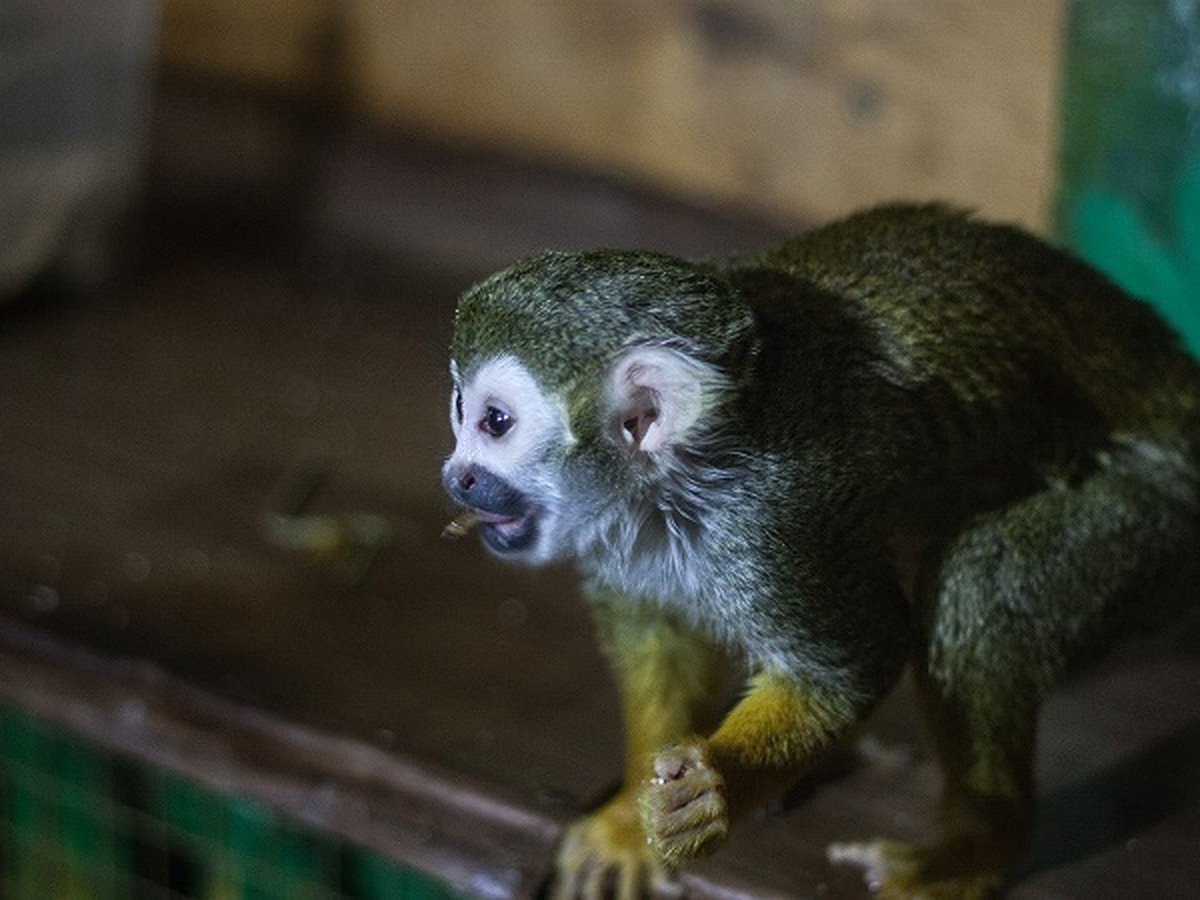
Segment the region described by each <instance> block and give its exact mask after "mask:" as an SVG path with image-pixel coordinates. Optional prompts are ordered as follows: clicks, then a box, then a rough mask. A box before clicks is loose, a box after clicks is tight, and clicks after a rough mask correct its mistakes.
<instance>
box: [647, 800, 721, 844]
mask: <svg viewBox="0 0 1200 900" xmlns="http://www.w3.org/2000/svg"><path fill="white" fill-rule="evenodd" d="M725 819H726V812H725V798H724V797H722V796H721V795H720V794H718V793H716V792H715V791H711V792H709V793H706V794H701V795H700V796H699V797H696V798H695V799H694V800H692V801H691V802H690V803H688V804H687V805H686V806H682V807H679V808H677V809H674V810H671V811H668V812H664V813H663V814H662V815H661V816H659V818H658V820H657V822H656V823H655V825H656V828H655V832H656V834H657V835H658V836H659V837H660V838H665V837H674V836H676V835H681V834H686V833H687V832H689V831H696V830H702V829H705V828H707V826H708V824H709V823H711V822H719V821H724V820H725Z"/></svg>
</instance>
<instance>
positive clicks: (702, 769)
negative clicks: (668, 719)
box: [639, 673, 856, 868]
mask: <svg viewBox="0 0 1200 900" xmlns="http://www.w3.org/2000/svg"><path fill="white" fill-rule="evenodd" d="M855 717H856V712H855V710H854V709H853V707H852V705H851V704H849V703H828V702H822V700H821V699H820V698H819V697H818V696H817V695H816V694H815V693H813V692H812V691H810V690H809V689H807V688H806V687H805V686H804V685H802V684H800V683H798V682H797V681H795V680H793V679H789V678H786V677H784V676H780V675H775V674H771V673H763V674H760V675H758V676H756V677H755V678H754V679H753V681H752V682H751V689H750V691H749V693H748V694H747V695H746V696H745V698H744V699H743V700H742V701H741V702H740V703H739V704H738V705H737V706H736V707H734V708H733V710H732V711H731V712H730V713H729V715H728V716H727V717H726V718H725V721H724V722H723V723H722V724H721V726H720V728H718V729H717V731H716V732H715V733H714V734H713V735H712V736H711V737H710V738H708V739H704V738H698V737H693V738H689V739H687V740H686V741H684V742H682V743H679V744H676V745H675V746H673V747H670V748H668V749H666V750H663V751H661V752H660V753H659V754H658V755H657V756H656V757H655V758H654V762H653V770H654V774H653V776H652V777H651V779H650V781H649V782H648V783H647V785H646V787H645V788H644V790H643V792H642V794H641V796H640V798H639V807H640V811H641V816H642V825H643V827H644V828H645V830H646V835H647V837H648V839H649V841H650V844H651V846H653V848H654V850H655V852H656V854H657V855H658V856H659V858H660V859H662V860H663V862H664V863H665V864H666V865H667V866H668V868H673V867H675V866H677V865H678V864H680V863H682V862H684V861H686V860H688V859H691V858H693V857H696V856H700V855H704V854H706V853H710V852H711V851H713V850H715V849H716V848H717V847H718V846H720V844H721V843H722V842H723V841H724V840H725V837H726V835H727V834H728V832H729V827H730V824H731V822H732V821H733V820H735V819H737V818H739V817H740V816H742V815H743V814H745V813H746V812H747V811H748V810H750V809H753V808H754V807H755V806H756V805H758V804H760V803H761V802H763V801H764V800H766V799H767V798H769V797H770V796H772V795H773V794H776V793H778V792H780V791H782V790H783V789H785V788H786V787H788V786H789V785H791V784H792V783H794V782H795V781H796V780H797V779H798V778H799V776H800V775H802V774H803V772H804V771H805V769H806V768H808V767H809V766H810V765H811V764H812V762H813V761H814V760H815V759H816V758H817V757H818V756H819V754H821V753H822V752H823V751H825V750H827V749H828V748H829V747H831V746H832V745H833V744H834V743H835V742H836V741H837V739H838V738H839V737H841V735H842V734H844V733H845V731H846V730H847V729H848V728H849V727H850V726H851V725H852V724H853V722H854V720H855Z"/></svg>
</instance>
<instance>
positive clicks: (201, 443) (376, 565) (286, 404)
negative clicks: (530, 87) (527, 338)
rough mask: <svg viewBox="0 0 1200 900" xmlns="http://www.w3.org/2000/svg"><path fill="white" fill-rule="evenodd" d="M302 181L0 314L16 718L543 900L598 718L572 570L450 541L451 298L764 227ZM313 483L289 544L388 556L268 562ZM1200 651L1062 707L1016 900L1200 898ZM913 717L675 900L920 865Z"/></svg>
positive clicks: (504, 188)
mask: <svg viewBox="0 0 1200 900" xmlns="http://www.w3.org/2000/svg"><path fill="white" fill-rule="evenodd" d="M306 172H307V176H306V177H308V178H309V182H308V184H307V185H306V188H305V193H304V197H303V202H302V203H299V204H297V207H298V208H291V211H290V212H288V213H287V214H280V213H278V212H277V211H268V214H267V215H259V214H258V213H256V214H254V215H247V214H246V211H245V209H240V210H237V211H234V212H231V213H229V218H228V219H225V218H222V216H223V215H224V214H223V213H222V212H221V211H220V209H219V204H217V205H216V207H214V206H212V205H210V206H208V207H206V209H205V211H204V216H203V217H198V218H197V222H195V223H192V224H189V219H188V217H184V216H181V215H180V214H179V211H178V210H172V209H168V210H166V211H165V212H164V211H163V210H162V209H161V208H159V209H156V210H155V214H156V216H157V217H156V218H155V219H154V220H153V222H154V224H153V227H152V228H151V229H150V233H149V236H148V238H147V242H146V252H145V254H144V255H142V256H141V257H140V262H138V264H137V265H136V266H135V267H134V268H133V269H132V270H131V271H130V272H128V273H127V274H126V275H125V276H123V277H122V279H121V280H120V281H119V282H118V284H117V285H116V286H115V287H114V288H113V289H111V290H109V291H106V292H98V293H94V294H85V295H84V296H82V297H77V298H74V299H70V298H67V297H65V296H60V295H58V294H57V293H55V292H53V291H51V292H46V291H43V292H41V293H39V294H36V295H35V296H32V297H30V298H27V299H26V300H25V301H23V302H22V303H20V304H19V305H18V306H17V307H16V308H11V309H9V310H8V311H7V312H6V313H5V314H4V316H3V319H2V321H0V416H2V426H0V697H3V698H6V699H8V700H10V701H13V702H16V703H18V704H20V705H22V706H23V707H25V708H27V709H29V710H31V711H33V712H36V713H38V714H40V715H44V716H46V717H48V718H50V719H53V720H55V721H58V722H61V723H64V724H67V725H69V726H70V727H72V728H75V729H77V730H79V731H82V732H83V733H85V734H87V735H89V736H90V737H92V738H94V739H95V740H98V741H102V742H104V743H105V744H107V745H109V746H112V747H115V748H117V749H119V750H122V751H124V752H129V753H132V754H134V755H136V756H139V757H141V758H143V759H146V760H148V761H150V762H153V763H156V764H162V765H166V766H169V767H171V768H174V769H177V770H179V771H182V772H185V773H186V774H189V775H192V776H193V777H196V778H199V779H201V780H203V781H205V782H206V783H207V784H210V785H212V786H215V787H218V788H220V789H223V790H233V791H238V792H243V793H245V794H247V795H250V796H254V797H259V798H261V799H265V800H267V801H269V802H271V803H274V804H276V805H278V806H279V807H281V808H282V809H285V810H286V811H288V812H290V813H291V814H293V815H296V816H298V817H299V818H301V819H303V820H304V821H307V822H312V823H314V824H316V825H319V826H321V827H327V828H331V829H335V830H337V831H339V832H341V833H342V834H345V835H347V836H349V837H350V838H351V839H353V840H356V841H361V842H363V843H366V844H368V845H371V846H373V847H377V848H380V849H382V850H384V851H385V852H389V853H392V854H394V855H397V856H399V857H401V858H403V859H405V860H407V861H409V862H411V863H414V864H416V865H419V866H422V867H424V868H426V869H428V870H430V871H432V872H433V873H435V874H437V875H438V876H440V877H442V878H445V879H446V880H447V881H449V882H450V883H452V884H454V885H456V886H458V887H460V888H462V889H464V890H466V891H468V892H471V893H475V894H479V895H482V896H527V895H531V894H534V893H536V892H537V891H538V889H539V887H540V886H541V885H542V884H543V882H544V879H545V878H546V877H547V875H548V873H549V865H550V860H551V859H552V854H553V846H554V842H555V840H556V838H557V836H558V834H559V831H560V828H561V826H562V824H563V823H564V822H566V821H569V820H570V818H571V817H572V816H574V815H576V814H577V813H578V812H579V811H581V810H584V809H587V808H588V807H590V806H592V805H594V804H596V803H597V802H598V801H599V800H600V799H602V798H603V797H604V796H605V794H606V792H608V791H610V790H611V788H612V786H613V783H614V779H615V777H616V775H617V771H618V760H619V756H620V738H619V734H618V731H617V710H616V704H615V698H614V693H613V690H612V686H611V684H610V683H609V681H608V679H607V676H606V673H605V671H604V669H603V666H602V665H601V661H600V659H599V657H598V655H597V653H596V651H595V649H594V647H593V644H592V640H591V634H590V625H589V623H588V621H587V617H586V615H585V611H584V610H583V608H582V607H581V605H580V603H579V602H578V598H577V597H576V595H575V590H574V587H573V584H572V580H571V577H570V573H568V572H560V571H555V572H547V573H539V574H531V573H527V572H521V571H515V570H512V569H509V568H506V567H502V566H500V565H498V564H496V563H494V562H492V561H490V560H489V559H487V558H486V557H485V556H484V554H483V553H482V552H481V551H480V549H479V548H478V547H477V546H475V545H474V542H473V541H470V540H467V541H461V542H458V543H447V542H444V541H441V540H439V537H438V535H439V530H440V527H441V524H442V523H443V521H444V519H445V517H446V514H447V507H446V504H445V502H444V501H443V500H442V498H441V493H440V487H439V483H438V468H439V464H440V460H441V458H442V456H443V455H444V454H445V453H446V452H447V451H448V450H449V433H448V428H447V424H446V412H445V408H446V398H445V395H446V387H447V378H446V375H445V364H446V359H445V350H444V348H445V347H446V345H447V341H448V337H449V321H450V315H451V312H452V309H453V304H454V299H455V295H456V293H457V292H458V291H460V290H461V289H462V288H463V287H465V286H466V285H467V284H468V283H470V281H471V280H472V279H474V278H476V277H478V276H479V275H481V274H482V273H483V272H485V271H487V270H488V269H489V268H491V267H493V266H495V265H499V264H501V263H502V262H504V261H505V260H506V259H508V258H511V257H512V256H514V255H517V254H519V253H523V252H527V251H530V250H535V249H539V248H540V247H543V246H551V245H554V246H594V245H597V244H617V243H619V244H626V245H638V246H652V247H659V248H662V249H669V250H674V251H678V252H686V253H706V252H724V251H726V250H731V249H749V248H752V247H753V246H756V245H757V244H758V243H761V242H763V241H766V240H768V239H769V238H771V237H772V236H773V229H772V228H770V227H768V226H764V225H762V224H756V223H748V222H743V221H740V220H737V219H736V218H732V219H731V218H729V217H718V216H715V215H710V214H705V213H703V212H698V211H694V210H690V209H686V208H681V207H677V206H672V205H671V204H667V203H664V202H661V201H656V200H654V199H653V198H646V197H643V196H640V195H638V194H636V193H634V192H630V191H628V190H626V189H624V188H621V187H620V186H616V185H612V184H608V183H605V182H598V181H595V180H589V179H580V178H574V177H572V176H569V175H566V174H563V173H556V172H552V171H549V172H548V171H545V170H533V169H526V168H523V167H521V166H515V165H510V164H509V163H506V162H503V161H498V160H494V159H488V158H476V157H471V156H469V155H464V156H455V155H452V154H447V153H441V152H437V151H436V150H434V149H431V148H427V147H415V148H414V147H412V146H406V145H404V144H403V143H402V142H401V143H396V142H391V141H378V140H373V139H362V138H356V137H346V136H340V137H337V138H336V139H331V140H329V141H328V142H327V143H326V144H325V145H324V147H323V151H322V154H321V155H320V156H319V157H318V158H317V159H316V161H315V162H312V163H311V164H310V166H309V167H308V168H307V169H306ZM260 212H261V211H260ZM214 223H215V224H216V225H218V226H219V228H218V231H217V232H216V233H217V235H218V236H217V237H215V238H214V237H213V236H212V235H213V232H212V230H211V229H212V228H213V227H214ZM206 235H207V236H206ZM313 472H319V473H320V474H321V478H320V479H316V480H313V481H312V482H310V483H309V486H310V487H312V489H313V491H312V497H311V501H310V503H309V504H308V505H307V506H306V507H305V508H304V512H305V513H306V514H307V513H313V514H322V515H327V516H330V517H333V518H334V519H336V520H337V521H340V522H341V523H342V524H343V526H344V527H345V528H349V529H353V528H354V527H356V524H358V525H361V523H363V522H367V523H369V524H370V523H375V524H378V523H379V522H380V521H383V522H386V523H387V524H388V526H389V528H390V531H391V539H390V541H388V542H387V543H385V544H381V545H380V546H378V547H377V548H376V552H375V553H374V556H373V557H371V558H368V557H369V554H367V555H362V554H360V555H354V554H343V555H337V554H335V555H333V556H331V557H328V558H321V559H317V558H312V557H310V556H308V555H306V554H304V553H301V552H297V551H295V550H290V549H288V548H286V547H283V546H280V545H279V541H278V540H277V539H272V536H271V535H272V532H271V530H270V527H269V526H270V522H271V519H270V514H271V513H272V511H279V510H281V509H285V507H287V506H288V504H289V502H290V501H289V500H288V494H289V491H294V490H295V489H296V486H297V485H298V484H300V483H302V482H304V480H305V479H306V478H308V477H309V475H311V473H313ZM368 515H369V516H371V517H372V518H369V519H364V518H363V517H364V516H368ZM356 517H357V518H356ZM1198 552H1200V548H1198ZM1198 632H1200V629H1196V628H1192V629H1190V630H1185V631H1182V632H1180V633H1178V634H1176V635H1174V636H1172V637H1170V638H1168V639H1166V640H1163V641H1160V642H1158V643H1156V644H1155V645H1153V646H1150V647H1143V648H1140V650H1139V651H1138V652H1137V653H1132V654H1129V655H1128V656H1126V657H1124V658H1122V659H1121V660H1120V661H1119V662H1116V663H1114V664H1112V665H1110V666H1108V667H1106V668H1105V669H1104V670H1103V671H1102V672H1100V673H1097V674H1094V675H1092V676H1090V677H1088V678H1087V679H1085V680H1083V681H1081V682H1079V683H1077V684H1075V685H1073V686H1071V687H1070V688H1069V689H1067V690H1065V691H1064V692H1063V693H1062V694H1061V696H1059V697H1058V698H1056V699H1055V700H1054V701H1053V702H1052V703H1051V704H1050V706H1049V708H1048V709H1047V710H1046V712H1045V716H1044V726H1043V729H1042V744H1041V756H1040V761H1039V772H1040V774H1041V784H1042V806H1041V811H1040V815H1039V819H1038V828H1037V838H1036V840H1035V844H1034V847H1033V848H1032V851H1031V853H1030V855H1029V857H1028V859H1027V860H1026V861H1025V863H1024V864H1023V865H1022V866H1021V869H1020V871H1019V872H1018V873H1017V875H1016V877H1015V879H1014V883H1013V885H1012V896H1014V897H1026V898H1035V897H1036V898H1046V897H1081V898H1082V897H1184V896H1200V637H1198ZM907 709H908V702H907V700H906V697H905V696H904V694H903V691H902V692H901V694H900V695H898V696H897V697H896V698H895V699H893V700H892V701H891V702H889V704H888V705H887V706H885V708H884V709H883V710H882V711H881V713H880V715H879V719H878V722H877V730H878V732H879V733H880V734H882V735H883V736H884V738H885V739H886V740H887V741H889V742H894V746H895V747H898V748H900V749H901V750H904V751H906V752H902V753H891V754H884V755H882V756H880V757H879V758H872V759H870V760H868V761H866V762H863V763H861V764H859V765H857V766H852V767H849V768H848V769H847V770H846V771H843V772H841V773H840V774H838V775H837V776H836V777H834V778H831V779H829V780H826V781H822V782H821V783H819V784H815V785H813V786H810V787H808V788H806V789H805V790H803V791H800V792H798V793H797V794H796V795H795V796H793V797H792V798H791V799H790V800H789V802H788V803H787V804H785V806H784V807H783V808H780V809H775V810H773V811H771V812H770V813H768V814H765V815H763V816H761V817H759V818H757V819H756V820H755V821H753V822H750V823H748V824H747V826H746V827H744V828H743V829H742V830H741V831H740V832H739V833H737V834H736V836H735V837H734V838H733V840H732V841H731V842H730V844H729V845H728V846H727V847H726V848H725V849H724V850H723V851H722V852H721V853H720V854H718V855H717V856H716V857H714V858H713V859H711V860H708V861H706V862H704V863H702V864H700V865H697V866H695V867H694V868H693V869H691V870H689V872H688V874H687V875H686V879H685V880H686V883H687V884H688V886H689V888H690V889H691V891H692V892H693V895H694V896H699V897H730V896H755V897H759V896H761V897H805V896H810V897H858V896H865V890H864V889H863V887H862V885H861V884H860V879H859V876H858V875H857V873H855V872H853V871H848V870H845V869H840V868H836V867H832V866H830V865H829V864H828V863H826V861H825V855H824V854H825V847H826V845H827V844H828V843H829V842H830V841H834V840H845V839H855V838H861V837H867V836H872V835H876V834H890V835H895V836H899V837H919V836H920V835H922V834H925V833H926V831H927V828H928V822H929V818H928V817H929V814H930V811H931V809H932V805H933V800H934V796H935V792H936V787H937V776H936V774H935V772H934V770H933V767H932V765H931V763H930V762H929V760H928V759H927V758H926V756H925V755H924V751H923V750H922V747H921V744H920V739H919V737H918V736H917V735H916V732H915V728H914V726H913V724H912V722H911V720H910V719H909V718H908V716H907ZM889 745H891V744H889Z"/></svg>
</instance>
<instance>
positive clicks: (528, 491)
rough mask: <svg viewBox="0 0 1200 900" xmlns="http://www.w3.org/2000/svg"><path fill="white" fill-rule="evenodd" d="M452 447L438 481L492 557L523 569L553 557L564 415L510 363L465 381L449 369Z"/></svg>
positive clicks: (483, 368)
mask: <svg viewBox="0 0 1200 900" xmlns="http://www.w3.org/2000/svg"><path fill="white" fill-rule="evenodd" d="M451 375H452V376H453V379H454V389H453V391H452V394H451V401H450V427H451V429H452V430H453V432H454V438H455V447H454V452H453V453H452V454H451V456H450V458H449V459H448V460H446V463H445V465H444V466H443V467H442V482H443V484H444V485H445V488H446V491H447V493H449V494H450V496H451V497H452V498H453V499H454V501H455V502H456V503H459V504H461V505H462V506H464V507H466V508H467V509H469V510H470V511H471V513H472V514H473V517H474V519H475V523H476V524H477V525H478V527H479V531H480V534H481V536H482V538H483V541H484V543H485V544H486V545H487V546H488V548H489V549H491V550H492V551H493V552H494V553H496V554H498V555H501V556H505V557H511V558H514V559H519V560H522V561H525V562H529V563H535V564H536V563H541V562H546V561H548V560H550V559H553V558H555V557H556V556H558V555H560V554H561V552H562V551H561V549H560V548H559V547H558V546H557V545H558V544H560V543H561V541H560V540H559V539H558V534H557V532H558V531H559V529H558V527H557V525H558V522H559V519H560V516H559V502H558V498H559V496H560V491H559V490H558V483H557V478H551V477H549V475H550V474H551V473H557V472H558V469H559V468H560V467H561V457H562V453H563V449H564V448H565V447H566V446H567V445H568V444H569V443H570V439H569V430H568V427H567V421H566V413H565V410H563V409H561V408H560V407H558V406H557V405H556V404H555V403H554V401H553V400H552V399H551V398H550V397H548V396H547V394H546V393H545V392H544V391H543V390H542V389H541V387H540V386H539V385H538V383H537V381H536V380H535V379H534V377H533V375H531V374H530V372H529V370H528V369H527V368H525V366H523V365H522V364H521V363H520V362H518V361H517V360H516V359H515V358H513V357H501V358H498V359H492V360H490V361H487V362H484V363H483V364H481V365H479V366H478V367H477V368H476V369H475V370H474V371H472V372H471V373H470V376H469V377H468V378H466V379H463V378H462V377H460V374H459V372H458V370H457V366H455V365H454V364H453V363H452V364H451Z"/></svg>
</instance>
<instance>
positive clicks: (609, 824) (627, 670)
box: [554, 596, 724, 900]
mask: <svg viewBox="0 0 1200 900" xmlns="http://www.w3.org/2000/svg"><path fill="white" fill-rule="evenodd" d="M593 608H594V611H595V614H596V626H597V631H598V634H599V638H600V643H601V646H602V648H603V649H604V651H605V653H606V655H607V656H608V659H609V662H610V664H611V666H612V669H613V673H614V675H615V676H616V680H617V687H618V689H619V692H620V696H621V702H622V708H623V713H624V726H625V776H624V781H623V784H622V787H621V790H620V791H619V792H618V793H617V795H616V796H615V797H613V798H612V799H611V800H609V801H608V802H607V803H606V804H605V805H604V806H602V807H601V808H600V809H599V810H597V811H596V812H595V813H593V814H592V815H590V816H587V817H586V818H583V819H581V820H580V821H578V822H576V823H575V824H574V825H572V826H571V827H570V829H568V831H567V834H566V837H565V838H564V840H563V843H562V846H561V848H560V850H559V854H558V878H557V882H556V886H555V891H554V896H555V897H557V898H562V900H565V898H589V900H590V898H603V897H613V896H615V897H618V898H622V900H626V898H627V900H633V898H637V897H642V896H646V895H648V894H650V893H652V892H655V891H658V892H665V891H668V890H670V882H669V872H668V870H667V868H666V867H665V866H664V865H663V863H662V861H661V860H660V858H659V857H658V856H657V855H656V854H655V853H654V851H653V848H652V847H651V846H650V845H649V844H648V843H647V840H646V833H645V831H643V829H642V826H641V822H640V819H639V814H638V808H637V796H638V792H639V791H640V790H641V788H642V787H643V785H644V784H645V783H646V782H647V781H648V780H649V779H650V778H651V776H652V774H653V770H652V765H651V764H652V761H653V758H654V754H655V753H656V752H658V751H659V750H661V749H662V748H663V747H664V746H668V745H671V744H673V743H675V742H677V741H679V740H681V739H683V738H684V737H686V736H687V735H689V734H691V733H693V732H694V731H695V730H696V729H697V728H699V727H701V726H702V722H701V720H702V719H703V718H704V717H705V715H706V714H712V713H715V712H716V710H712V709H710V707H712V706H713V705H714V701H715V700H717V699H719V698H718V695H719V693H720V691H719V687H720V683H721V680H722V674H723V672H724V666H723V662H724V657H723V656H722V654H721V653H719V652H718V651H717V650H715V649H714V648H713V647H712V645H711V644H710V643H709V642H708V641H706V640H705V639H704V638H702V637H701V636H700V635H698V634H696V633H695V632H693V631H692V630H690V629H689V628H687V627H685V626H683V625H682V624H681V623H679V622H678V621H676V620H674V619H673V618H671V617H669V616H666V615H664V614H662V613H661V612H659V611H657V610H654V609H650V608H648V607H645V606H642V605H640V604H636V603H633V602H631V601H629V600H626V599H625V598H622V597H616V596H604V597H600V598H593Z"/></svg>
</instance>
